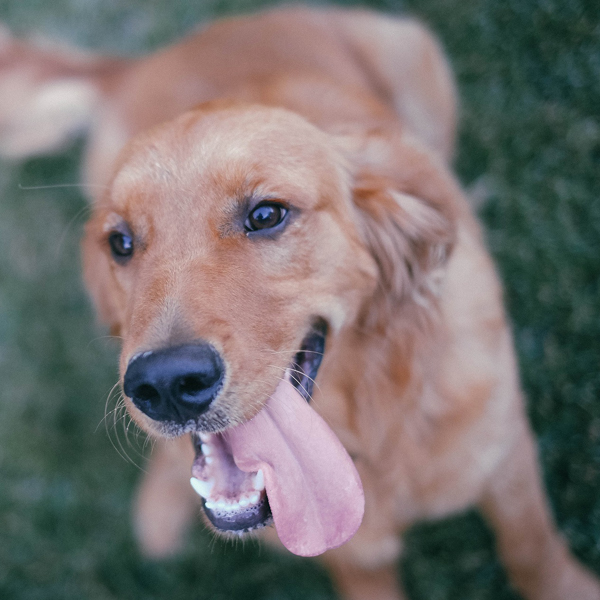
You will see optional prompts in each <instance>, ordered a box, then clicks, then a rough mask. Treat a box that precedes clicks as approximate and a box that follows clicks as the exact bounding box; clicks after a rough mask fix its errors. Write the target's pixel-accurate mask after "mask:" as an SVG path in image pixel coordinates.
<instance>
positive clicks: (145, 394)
mask: <svg viewBox="0 0 600 600" xmlns="http://www.w3.org/2000/svg"><path fill="white" fill-rule="evenodd" d="M133 396H134V397H135V398H136V400H139V401H142V402H148V403H149V404H150V406H152V407H156V406H158V405H159V404H160V402H161V397H160V393H159V391H158V390H157V389H156V388H155V387H154V386H153V385H150V384H149V383H142V384H141V385H138V387H136V388H135V390H134V391H133Z"/></svg>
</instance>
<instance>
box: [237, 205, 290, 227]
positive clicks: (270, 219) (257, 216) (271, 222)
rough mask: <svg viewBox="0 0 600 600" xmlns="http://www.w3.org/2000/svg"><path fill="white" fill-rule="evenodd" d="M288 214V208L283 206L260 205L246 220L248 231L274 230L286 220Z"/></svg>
mask: <svg viewBox="0 0 600 600" xmlns="http://www.w3.org/2000/svg"><path fill="white" fill-rule="evenodd" d="M287 212H288V211H287V208H285V207H284V206H281V204H275V203H265V204H259V205H258V206H257V207H256V208H255V209H254V210H253V211H252V212H251V213H250V215H249V216H248V218H247V219H246V223H245V225H246V229H247V230H248V231H259V230H261V229H272V228H273V227H276V226H277V225H279V223H281V222H282V221H283V220H284V219H285V216H286V215H287Z"/></svg>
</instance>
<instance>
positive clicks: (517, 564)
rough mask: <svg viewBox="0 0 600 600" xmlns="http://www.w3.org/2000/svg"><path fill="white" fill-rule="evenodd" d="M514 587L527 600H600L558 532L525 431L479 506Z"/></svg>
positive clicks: (599, 590)
mask: <svg viewBox="0 0 600 600" xmlns="http://www.w3.org/2000/svg"><path fill="white" fill-rule="evenodd" d="M482 508H483V511H484V513H485V514H486V516H487V517H488V518H489V519H490V521H491V523H492V525H493V527H494V529H495V532H496V537H497V544H498V549H499V551H500V555H501V557H502V560H503V562H504V564H505V566H506V568H507V569H508V572H509V576H510V578H511V580H512V582H513V584H514V585H515V587H516V588H517V589H518V590H519V591H520V592H521V593H522V594H523V595H524V596H525V597H526V598H527V599H528V600H570V599H573V600H575V599H577V600H600V582H598V580H597V579H596V578H595V577H594V576H593V575H592V574H591V573H589V572H588V571H587V570H586V569H584V568H583V567H582V566H581V565H579V564H578V563H577V562H576V561H575V559H574V558H573V557H572V556H571V554H570V553H569V550H568V549H567V547H566V545H565V543H564V541H563V540H562V538H561V536H560V534H559V533H558V532H557V530H556V528H555V526H554V523H553V522H552V517H551V515H550V510H549V507H548V504H547V501H546V498H545V494H544V491H543V488H542V482H541V477H540V472H539V466H538V461H537V452H536V448H535V442H534V440H533V436H532V434H531V432H530V431H529V429H528V427H527V425H525V424H524V426H523V428H522V432H521V433H520V435H519V436H518V438H517V441H516V443H515V444H514V445H513V447H512V450H511V451H510V452H509V454H508V456H507V457H506V459H505V460H504V461H503V463H502V464H501V465H500V467H499V468H498V469H497V470H496V472H495V473H494V474H493V476H492V478H491V480H490V482H489V485H488V489H487V492H486V494H485V496H484V499H483V502H482Z"/></svg>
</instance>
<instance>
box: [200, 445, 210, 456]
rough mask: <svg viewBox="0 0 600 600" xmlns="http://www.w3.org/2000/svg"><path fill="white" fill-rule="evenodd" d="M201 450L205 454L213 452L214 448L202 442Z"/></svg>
mask: <svg viewBox="0 0 600 600" xmlns="http://www.w3.org/2000/svg"><path fill="white" fill-rule="evenodd" d="M200 450H202V454H204V456H208V455H209V454H212V448H211V447H210V446H209V445H208V444H202V445H201V446H200Z"/></svg>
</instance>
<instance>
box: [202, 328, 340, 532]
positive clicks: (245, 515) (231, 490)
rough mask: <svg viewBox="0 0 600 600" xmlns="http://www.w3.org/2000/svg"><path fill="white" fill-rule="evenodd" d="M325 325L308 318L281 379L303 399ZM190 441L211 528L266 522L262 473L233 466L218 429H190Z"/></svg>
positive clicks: (317, 364) (268, 517) (321, 350)
mask: <svg viewBox="0 0 600 600" xmlns="http://www.w3.org/2000/svg"><path fill="white" fill-rule="evenodd" d="M327 329H328V327H327V323H326V321H325V320H324V319H321V318H318V319H315V320H314V321H313V323H312V325H311V327H310V330H309V332H308V333H307V335H306V336H305V337H304V340H303V342H302V345H301V347H300V350H299V351H298V352H297V353H296V354H295V356H294V359H293V360H292V362H291V364H290V366H289V367H288V369H287V371H286V378H287V379H288V380H289V381H290V383H292V385H293V386H294V387H295V388H296V389H297V391H298V392H299V393H300V394H301V395H302V397H303V398H304V399H305V400H306V401H307V402H309V401H310V399H311V397H312V393H313V386H314V382H315V377H316V375H317V372H318V370H319V367H320V365H321V362H322V360H323V355H324V351H325V339H326V336H327ZM192 441H193V443H194V447H195V450H196V458H195V460H194V465H193V467H192V475H193V476H192V479H191V485H192V487H193V488H194V490H195V491H196V493H198V495H199V496H201V498H202V506H203V509H204V512H205V513H206V516H207V518H208V520H209V521H210V522H211V523H212V525H213V526H214V527H215V529H217V530H218V531H222V532H224V533H231V534H237V535H242V534H244V533H247V532H250V531H253V530H256V529H260V528H262V527H265V526H267V525H269V524H270V523H271V522H272V520H273V516H272V513H271V508H270V506H269V499H268V497H267V494H266V491H265V489H264V477H263V475H262V472H261V471H258V472H257V473H245V472H243V471H241V470H240V469H238V468H237V466H236V465H235V462H234V460H233V456H232V455H231V452H230V449H229V448H228V447H227V445H226V444H225V442H224V439H223V437H222V436H221V435H220V434H207V433H200V432H197V433H193V434H192ZM215 463H218V464H219V467H218V468H216V465H215V466H213V465H214V464H215ZM232 480H233V481H232Z"/></svg>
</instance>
